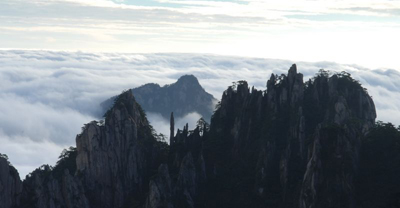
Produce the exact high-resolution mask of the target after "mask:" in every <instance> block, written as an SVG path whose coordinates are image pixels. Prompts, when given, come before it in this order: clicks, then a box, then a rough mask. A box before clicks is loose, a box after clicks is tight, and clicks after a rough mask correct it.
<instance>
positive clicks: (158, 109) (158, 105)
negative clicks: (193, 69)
mask: <svg viewBox="0 0 400 208" xmlns="http://www.w3.org/2000/svg"><path fill="white" fill-rule="evenodd" d="M131 91H132V93H133V95H134V96H135V99H136V101H137V102H138V103H139V104H140V105H141V106H142V107H143V109H144V110H145V111H146V112H153V113H159V114H161V116H163V117H164V118H165V119H168V118H169V115H170V113H171V112H174V114H175V116H176V117H183V116H185V115H187V114H188V113H193V112H197V113H199V114H200V115H202V116H203V118H205V119H206V120H208V121H209V120H210V118H211V115H212V113H213V110H214V109H213V108H214V103H216V99H215V98H214V97H213V96H212V95H211V94H209V93H207V92H206V91H205V90H204V89H203V87H202V86H201V85H200V83H199V81H198V80H197V78H196V77H195V76H193V75H183V76H181V77H180V78H179V79H178V80H177V81H176V82H175V83H173V84H169V85H165V86H163V87H161V86H160V85H158V84H154V83H149V84H145V85H143V86H140V87H137V88H133V89H131ZM115 98H116V96H115V97H112V98H110V99H108V100H106V101H104V102H102V103H101V104H100V106H101V108H102V109H103V112H106V111H107V110H108V109H110V108H111V107H112V106H113V103H114V100H115Z"/></svg>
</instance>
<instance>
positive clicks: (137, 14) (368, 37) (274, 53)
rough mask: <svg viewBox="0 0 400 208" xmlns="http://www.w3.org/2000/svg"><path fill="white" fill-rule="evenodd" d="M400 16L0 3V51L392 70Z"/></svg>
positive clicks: (46, 0)
mask: <svg viewBox="0 0 400 208" xmlns="http://www.w3.org/2000/svg"><path fill="white" fill-rule="evenodd" d="M399 8H400V2H399V1H393V0H279V1H271V0H194V1H188V0H1V1H0V43H1V47H2V48H18V49H51V50H74V51H75V50H84V51H101V52H104V51H107V52H140V53H143V52H152V53H153V52H195V53H217V54H224V55H239V56H253V57H267V58H280V59H291V60H302V61H322V60H327V61H335V62H340V63H357V64H361V65H363V66H368V67H392V68H394V67H397V69H399V65H398V61H397V60H398V58H397V51H396V49H397V48H400V41H398V37H399V36H400V15H399V14H400V12H399Z"/></svg>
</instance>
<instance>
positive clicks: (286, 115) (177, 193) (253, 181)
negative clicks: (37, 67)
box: [0, 65, 400, 208]
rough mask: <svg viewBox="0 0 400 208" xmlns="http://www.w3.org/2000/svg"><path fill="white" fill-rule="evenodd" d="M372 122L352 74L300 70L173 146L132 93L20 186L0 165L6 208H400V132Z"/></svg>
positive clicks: (225, 101)
mask: <svg viewBox="0 0 400 208" xmlns="http://www.w3.org/2000/svg"><path fill="white" fill-rule="evenodd" d="M375 118H376V112H375V106H374V103H373V101H372V99H371V97H370V96H369V95H368V93H367V91H366V90H365V89H363V88H362V87H361V85H360V84H359V83H358V82H357V81H355V80H353V79H352V78H351V76H350V75H349V74H347V73H344V72H343V73H340V74H334V75H332V76H329V75H328V73H327V72H325V71H320V72H319V73H318V74H317V75H316V76H315V77H314V78H313V79H311V80H309V81H307V82H306V83H304V82H303V75H302V74H300V73H297V69H296V66H295V65H293V66H292V67H291V68H290V70H289V72H288V74H287V75H280V76H278V75H274V74H273V75H271V78H270V79H269V80H268V82H267V90H266V91H259V90H256V89H254V88H252V89H251V90H250V89H249V87H248V85H247V83H246V82H245V81H240V82H238V83H236V84H235V85H233V86H231V87H229V88H228V89H227V90H226V91H225V92H224V93H223V96H222V100H221V102H220V103H219V104H218V106H217V108H216V111H215V112H214V114H213V116H212V119H211V124H208V123H207V122H206V121H205V120H203V119H201V120H199V121H198V124H197V125H196V127H195V128H194V130H189V127H188V126H187V125H186V126H184V127H183V130H178V131H177V132H176V134H175V132H173V128H171V135H174V136H173V138H171V144H170V145H167V144H166V143H165V142H163V138H162V137H160V136H157V135H156V134H155V133H154V131H153V129H152V127H151V126H150V125H149V123H148V121H147V119H146V116H145V113H144V111H143V110H142V109H141V107H140V105H139V104H138V103H137V102H136V101H135V98H134V97H133V95H132V93H130V91H128V92H124V93H122V94H121V95H120V96H118V98H117V99H116V102H115V104H114V106H113V107H112V108H111V109H110V111H108V113H107V114H106V118H105V122H96V121H93V122H91V123H89V124H86V125H85V126H84V127H83V131H82V133H81V134H79V135H78V136H77V138H76V142H77V148H71V149H69V150H65V151H64V152H63V153H62V155H61V156H60V161H59V162H58V163H57V165H56V166H55V167H54V168H53V167H50V166H42V167H40V168H38V169H37V170H35V171H34V172H32V173H31V174H30V175H29V176H28V177H27V178H26V179H25V180H24V182H23V184H22V185H21V181H20V179H19V177H18V174H16V173H17V172H16V170H15V169H14V168H13V167H12V166H11V165H10V164H8V163H7V160H6V159H5V157H4V156H2V157H0V168H1V169H0V199H1V200H2V201H1V203H0V208H11V207H13V208H16V207H18V208H19V207H37V208H47V207H49V208H64V207H65V208H75V207H76V208H77V207H83V208H88V207H91V208H109V207H115V208H125V207H132V208H133V207H143V208H161V207H166V208H181V207H215V208H216V207H229V208H230V207H271V208H275V207H282V208H286V207H287V208H326V207H328V208H356V207H360V208H361V207H363V208H365V207H366V208H369V207H371V208H372V207H399V206H400V201H399V199H400V179H399V177H398V175H400V165H399V164H400V130H399V129H397V128H395V127H394V126H393V125H391V124H390V123H389V124H385V123H381V122H378V123H375ZM170 121H171V125H172V126H173V125H174V118H173V115H171V119H170Z"/></svg>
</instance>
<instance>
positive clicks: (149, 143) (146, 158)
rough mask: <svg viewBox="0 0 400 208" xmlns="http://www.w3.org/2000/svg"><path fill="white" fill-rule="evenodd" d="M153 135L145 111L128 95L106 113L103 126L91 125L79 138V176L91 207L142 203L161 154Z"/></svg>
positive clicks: (86, 127) (119, 97)
mask: <svg viewBox="0 0 400 208" xmlns="http://www.w3.org/2000/svg"><path fill="white" fill-rule="evenodd" d="M152 131H153V130H152V127H151V126H150V125H149V123H148V121H147V119H146V117H145V114H144V112H143V110H142V109H141V107H140V106H139V104H137V103H136V101H135V99H134V97H133V95H132V93H131V92H130V91H127V92H125V93H123V94H121V95H120V96H118V98H117V99H116V103H115V105H114V107H113V108H112V109H110V110H109V112H107V116H106V120H105V124H104V125H99V124H98V123H97V122H92V123H89V124H87V125H86V126H85V128H84V130H83V132H82V133H81V134H80V135H78V136H77V138H76V144H77V153H78V155H77V158H76V165H77V175H78V176H79V177H81V178H82V181H83V184H84V186H85V189H86V191H87V192H88V194H87V195H88V198H89V201H90V202H91V206H92V207H115V208H117V207H125V206H133V205H135V204H136V203H141V201H142V200H143V199H144V197H145V193H146V192H147V190H148V183H149V177H150V176H151V175H152V174H153V172H155V171H154V169H156V168H157V167H158V165H159V164H160V161H158V160H160V156H161V154H162V150H161V147H160V146H158V144H157V142H156V139H155V138H154V136H153V132H152ZM161 160H162V158H161Z"/></svg>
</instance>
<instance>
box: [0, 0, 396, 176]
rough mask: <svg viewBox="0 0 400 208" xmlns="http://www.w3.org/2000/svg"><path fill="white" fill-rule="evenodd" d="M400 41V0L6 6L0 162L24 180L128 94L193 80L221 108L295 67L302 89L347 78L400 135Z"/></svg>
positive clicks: (24, 2) (94, 1) (70, 0)
mask: <svg viewBox="0 0 400 208" xmlns="http://www.w3.org/2000/svg"><path fill="white" fill-rule="evenodd" d="M398 37H400V1H397V0H363V1H361V0H346V1H344V0H343V1H342V0H324V1H322V0H296V1H292V0H279V1H272V0H264V1H261V0H219V1H218V0H193V1H192V0H114V1H111V0H29V1H28V0H0V153H3V154H4V153H5V154H7V155H8V156H9V158H10V161H11V163H12V164H13V165H14V166H15V167H16V168H17V169H18V171H19V172H20V175H21V177H22V178H24V177H25V175H26V174H28V173H29V172H31V171H33V170H34V169H35V168H37V167H39V166H40V165H42V164H50V165H54V164H55V162H56V161H57V157H58V155H59V154H60V153H61V151H62V149H63V148H66V147H68V146H71V145H72V146H74V145H75V137H76V135H77V134H79V133H80V131H81V127H82V126H83V124H85V123H88V122H90V121H92V120H98V119H100V118H98V117H97V115H99V113H100V108H99V103H100V102H102V101H104V100H105V99H107V98H109V97H111V96H114V95H116V94H118V93H120V92H121V91H122V90H125V89H128V88H133V87H138V86H140V85H142V84H145V83H149V82H154V83H158V84H160V85H164V84H171V83H173V82H175V81H176V80H177V79H178V78H179V77H180V76H181V75H184V74H194V75H195V76H196V77H198V79H199V82H200V84H201V85H202V86H203V87H204V88H205V89H206V91H208V92H209V93H211V94H213V95H214V97H216V98H217V99H220V97H221V94H222V92H223V91H224V90H225V89H226V88H227V86H229V85H231V84H232V82H233V81H238V80H247V81H248V82H249V84H250V86H255V87H256V88H258V89H265V84H266V81H267V80H268V78H269V77H270V74H271V73H277V74H281V73H286V72H287V70H288V69H289V67H290V66H291V65H292V64H293V63H297V65H298V69H299V72H301V73H303V74H304V75H305V80H307V79H308V78H310V77H311V76H313V75H314V74H315V73H316V72H317V71H318V70H319V69H321V68H324V69H327V70H330V71H336V72H340V71H348V72H350V73H351V74H352V75H353V77H355V78H356V79H358V80H360V82H361V83H362V84H363V86H364V87H366V88H367V89H368V92H369V93H370V94H371V95H372V97H373V99H374V102H375V105H376V107H377V112H378V119H379V120H383V121H390V122H393V123H394V124H396V125H400V113H399V112H400V82H398V80H400V64H399V62H398V55H397V54H398V52H397V49H398V48H400V41H398ZM200 116H201V115H199V114H197V113H196V112H193V113H191V114H189V115H186V116H185V117H184V118H176V123H177V125H176V127H177V128H179V127H180V126H183V124H184V123H185V122H189V126H193V125H194V123H195V121H196V120H197V119H198V118H199V117H200ZM148 118H149V120H150V122H151V123H152V124H153V125H154V127H155V129H156V130H157V131H158V132H161V133H164V134H166V135H168V129H169V126H168V123H169V122H168V121H165V120H163V119H162V118H161V117H160V115H157V114H155V113H153V112H148Z"/></svg>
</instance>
